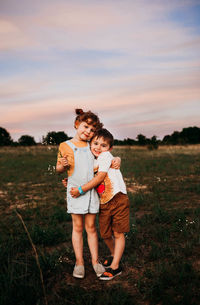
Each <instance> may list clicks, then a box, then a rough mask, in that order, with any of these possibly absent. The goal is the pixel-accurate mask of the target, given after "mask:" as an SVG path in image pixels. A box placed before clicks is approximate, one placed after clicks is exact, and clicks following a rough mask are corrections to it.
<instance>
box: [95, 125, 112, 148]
mask: <svg viewBox="0 0 200 305" xmlns="http://www.w3.org/2000/svg"><path fill="white" fill-rule="evenodd" d="M94 138H97V139H98V138H103V139H104V141H107V142H108V144H109V145H110V148H111V147H112V146H113V144H114V138H113V135H112V134H111V133H110V131H108V130H107V129H105V128H102V129H99V130H97V131H96V132H95V134H94V136H93V137H92V139H94Z"/></svg>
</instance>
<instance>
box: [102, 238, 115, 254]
mask: <svg viewBox="0 0 200 305" xmlns="http://www.w3.org/2000/svg"><path fill="white" fill-rule="evenodd" d="M104 242H105V244H106V246H107V247H108V249H109V250H110V255H111V256H113V255H114V249H115V239H114V238H113V236H111V237H109V238H104Z"/></svg>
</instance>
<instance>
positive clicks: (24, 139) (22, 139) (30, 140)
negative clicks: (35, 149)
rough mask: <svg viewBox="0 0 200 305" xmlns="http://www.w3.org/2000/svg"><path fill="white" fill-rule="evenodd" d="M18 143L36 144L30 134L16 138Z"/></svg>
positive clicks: (24, 144)
mask: <svg viewBox="0 0 200 305" xmlns="http://www.w3.org/2000/svg"><path fill="white" fill-rule="evenodd" d="M18 143H19V145H23V146H32V145H36V142H35V140H34V138H33V137H31V136H28V135H23V136H21V137H20V138H19V140H18Z"/></svg>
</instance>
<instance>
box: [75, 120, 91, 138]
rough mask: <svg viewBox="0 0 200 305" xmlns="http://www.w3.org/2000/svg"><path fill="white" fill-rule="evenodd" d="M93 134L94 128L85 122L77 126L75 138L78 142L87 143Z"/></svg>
mask: <svg viewBox="0 0 200 305" xmlns="http://www.w3.org/2000/svg"><path fill="white" fill-rule="evenodd" d="M94 132H95V127H94V126H93V125H89V124H88V123H87V122H81V123H79V125H78V126H77V132H76V136H77V139H78V140H79V141H89V140H90V139H91V138H92V137H93V135H94Z"/></svg>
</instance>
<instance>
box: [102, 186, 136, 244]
mask: <svg viewBox="0 0 200 305" xmlns="http://www.w3.org/2000/svg"><path fill="white" fill-rule="evenodd" d="M129 206H130V203H129V199H128V196H127V195H126V194H123V193H121V192H120V193H117V194H116V195H115V196H114V197H113V198H112V199H111V200H110V201H109V202H107V203H105V204H100V212H99V230H100V234H101V237H102V238H103V239H106V238H110V237H111V236H112V235H113V232H117V233H125V232H129V229H130V228H129Z"/></svg>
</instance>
